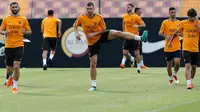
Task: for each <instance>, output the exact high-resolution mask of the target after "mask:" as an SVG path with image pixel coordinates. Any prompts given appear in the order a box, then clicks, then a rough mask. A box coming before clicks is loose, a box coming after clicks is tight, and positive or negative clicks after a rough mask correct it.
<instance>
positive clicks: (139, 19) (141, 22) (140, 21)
mask: <svg viewBox="0 0 200 112" xmlns="http://www.w3.org/2000/svg"><path fill="white" fill-rule="evenodd" d="M137 22H138V23H139V24H140V25H141V24H144V21H143V20H142V18H141V17H139V16H138V17H137Z"/></svg>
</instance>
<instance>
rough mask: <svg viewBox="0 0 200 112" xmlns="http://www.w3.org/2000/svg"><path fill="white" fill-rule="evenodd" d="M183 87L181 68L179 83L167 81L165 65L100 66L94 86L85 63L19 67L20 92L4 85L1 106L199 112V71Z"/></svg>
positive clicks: (24, 110) (3, 111) (1, 109)
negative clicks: (190, 87)
mask: <svg viewBox="0 0 200 112" xmlns="http://www.w3.org/2000/svg"><path fill="white" fill-rule="evenodd" d="M199 73H200V69H197V76H196V77H195V80H194V81H193V82H194V84H195V88H194V89H193V90H187V89H186V81H185V76H184V68H181V69H180V72H179V73H178V74H179V77H180V84H179V85H172V86H169V85H168V77H167V75H166V74H167V72H166V68H150V69H149V70H143V71H142V73H140V74H138V73H137V72H136V69H133V68H126V69H124V70H121V69H119V68H98V77H97V79H98V80H97V85H98V88H97V89H98V91H96V92H88V89H89V88H90V85H91V84H90V78H89V68H66V69H64V68H62V69H61V68H54V69H53V68H52V69H48V71H42V69H30V68H27V69H21V77H20V85H19V93H18V94H13V93H12V91H11V88H7V87H5V86H3V82H4V80H5V69H0V74H1V75H0V83H2V85H1V86H0V112H199V110H200V106H199V105H200V77H199V76H198V74H199Z"/></svg>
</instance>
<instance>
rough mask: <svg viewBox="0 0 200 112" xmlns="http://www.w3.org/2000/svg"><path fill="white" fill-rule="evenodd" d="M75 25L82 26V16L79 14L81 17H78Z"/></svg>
mask: <svg viewBox="0 0 200 112" xmlns="http://www.w3.org/2000/svg"><path fill="white" fill-rule="evenodd" d="M74 26H75V27H78V26H81V17H80V16H79V17H78V18H77V20H76V21H75V23H74Z"/></svg>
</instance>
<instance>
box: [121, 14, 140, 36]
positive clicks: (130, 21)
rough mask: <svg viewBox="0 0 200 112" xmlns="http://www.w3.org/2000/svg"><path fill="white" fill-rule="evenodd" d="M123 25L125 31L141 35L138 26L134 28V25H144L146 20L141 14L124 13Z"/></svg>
mask: <svg viewBox="0 0 200 112" xmlns="http://www.w3.org/2000/svg"><path fill="white" fill-rule="evenodd" d="M122 19H123V25H124V31H125V32H130V33H133V34H136V35H139V30H138V28H134V27H133V25H142V24H144V21H143V20H142V19H141V17H140V16H138V15H137V14H134V13H133V14H131V15H128V14H124V15H123V17H122Z"/></svg>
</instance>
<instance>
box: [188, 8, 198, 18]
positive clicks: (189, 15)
mask: <svg viewBox="0 0 200 112" xmlns="http://www.w3.org/2000/svg"><path fill="white" fill-rule="evenodd" d="M187 16H188V17H196V16H197V11H196V10H195V9H194V8H191V9H189V10H188V12H187Z"/></svg>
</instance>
